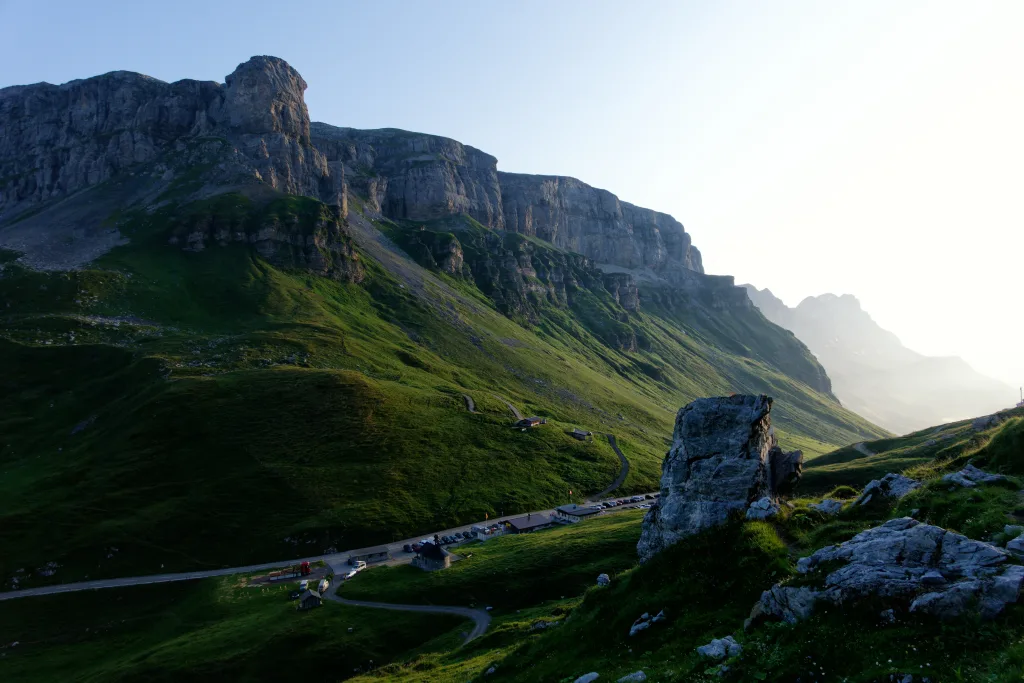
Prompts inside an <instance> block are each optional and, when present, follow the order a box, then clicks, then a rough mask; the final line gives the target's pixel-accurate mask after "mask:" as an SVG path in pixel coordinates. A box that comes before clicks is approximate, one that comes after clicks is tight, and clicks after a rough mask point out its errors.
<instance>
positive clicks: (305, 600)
mask: <svg viewBox="0 0 1024 683" xmlns="http://www.w3.org/2000/svg"><path fill="white" fill-rule="evenodd" d="M322 604H324V601H323V598H322V597H320V594H319V593H317V592H316V591H311V590H306V591H303V593H302V595H300V596H299V609H313V608H314V607H319V606H320V605H322Z"/></svg>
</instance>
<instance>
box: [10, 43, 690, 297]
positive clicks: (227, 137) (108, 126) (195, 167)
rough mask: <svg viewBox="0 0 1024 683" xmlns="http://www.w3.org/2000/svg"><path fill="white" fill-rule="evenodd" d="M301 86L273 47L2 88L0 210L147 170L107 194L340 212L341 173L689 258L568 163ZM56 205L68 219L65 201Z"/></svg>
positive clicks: (417, 210) (601, 243) (417, 198)
mask: <svg viewBox="0 0 1024 683" xmlns="http://www.w3.org/2000/svg"><path fill="white" fill-rule="evenodd" d="M305 89H306V83H305V81H304V80H303V79H302V77H301V76H300V75H299V74H298V72H297V71H295V69H293V68H292V67H291V66H289V65H288V64H287V63H286V62H284V61H283V60H281V59H277V58H275V57H253V58H252V59H250V60H249V61H247V62H245V63H243V64H241V65H239V66H238V68H237V69H235V71H234V72H233V73H231V74H229V75H228V76H227V77H225V79H224V83H214V82H209V81H195V80H181V81H177V82H175V83H165V82H163V81H159V80H157V79H154V78H150V77H148V76H144V75H142V74H137V73H132V72H127V71H117V72H112V73H109V74H105V75H102V76H96V77H93V78H87V79H84V80H77V81H71V82H69V83H65V84H63V85H51V84H48V83H39V84H35V85H27V86H13V87H9V88H4V89H2V90H0V225H4V224H8V225H9V224H11V223H12V222H13V221H14V220H16V219H18V218H19V217H23V216H25V215H28V214H29V213H32V212H36V211H39V210H40V209H42V208H44V207H50V206H52V205H53V203H54V201H55V200H62V199H65V198H68V197H72V196H73V195H75V194H76V193H79V192H80V191H82V190H85V189H89V188H93V187H97V186H100V185H102V184H104V183H107V182H108V181H111V180H115V179H117V180H119V181H123V180H124V179H125V178H128V177H138V178H146V179H148V182H147V183H141V185H142V186H140V187H133V188H132V192H133V194H131V195H130V196H121V197H119V198H118V201H117V202H116V203H117V204H118V205H120V206H123V205H124V204H126V203H127V204H133V205H141V206H144V207H145V206H154V205H159V204H160V203H161V202H163V201H166V199H167V195H168V193H169V192H171V191H175V192H177V195H182V194H185V195H188V196H189V197H191V198H202V197H203V196H209V195H212V194H215V193H216V192H218V191H219V192H223V191H224V190H233V189H239V188H244V187H247V186H260V185H262V186H269V187H270V188H273V189H275V190H279V191H281V192H284V193H287V194H297V195H305V196H309V197H314V198H317V199H320V200H321V201H324V202H325V203H327V204H329V205H332V206H337V207H339V213H340V215H341V216H342V217H344V215H345V211H346V209H347V196H348V188H347V185H346V177H347V178H348V179H349V184H350V185H351V191H352V194H353V195H354V196H357V197H359V198H360V199H361V201H363V202H364V205H365V208H366V209H367V210H369V211H370V212H377V213H380V214H383V215H384V216H387V217H389V218H394V219H407V220H415V221H428V220H434V219H441V218H445V217H450V216H458V215H467V216H469V217H471V218H473V219H474V220H476V221H478V222H479V223H481V224H482V225H484V226H485V227H487V228H490V229H492V230H499V231H500V230H507V231H510V232H518V233H521V234H523V235H527V236H531V237H539V238H541V239H544V240H547V241H548V242H550V243H552V244H553V245H555V246H556V247H559V248H560V249H563V250H565V251H569V252H575V253H579V254H582V255H583V256H586V257H587V258H589V259H590V260H591V261H594V262H596V263H598V264H602V265H605V264H607V265H608V266H612V267H618V268H622V269H632V270H639V271H644V272H645V273H652V274H654V275H656V276H657V277H660V278H664V279H665V280H666V281H668V282H672V283H673V284H680V283H683V282H686V281H687V279H688V274H689V273H702V272H703V266H702V264H701V259H700V253H699V252H698V251H697V250H696V249H695V248H694V247H693V245H692V243H691V240H690V236H689V235H688V234H687V233H686V231H685V230H684V229H683V226H682V225H681V224H680V223H679V222H678V221H676V220H675V219H673V218H672V217H671V216H668V215H667V214H663V213H658V212H655V211H651V210H649V209H643V208H640V207H637V206H633V205H632V204H628V203H626V202H622V201H620V200H619V199H618V198H617V197H616V196H615V195H614V194H612V193H610V192H608V191H606V190H600V189H597V188H594V187H591V186H589V185H587V184H586V183H583V182H581V181H579V180H576V179H574V178H565V177H557V176H533V175H523V174H516V173H500V172H498V170H497V159H495V158H494V157H493V156H491V155H489V154H486V153H484V152H481V151H480V150H477V149H474V148H473V147H470V146H468V145H463V144H462V143H459V142H457V141H455V140H450V139H448V138H443V137H438V136H434V135H423V134H419V133H410V132H406V131H400V130H394V129H383V130H365V131H361V130H355V129H351V128H337V127H334V126H329V125H326V124H322V123H311V122H310V120H309V113H308V111H307V109H306V104H305V101H304V95H303V93H304V91H305ZM197 149H201V150H202V153H201V154H197V153H196V150H197ZM185 190H187V191H185ZM178 198H181V197H180V196H179V197H178ZM68 213H69V216H70V217H69V218H68V220H69V221H73V220H74V218H73V216H74V215H77V214H78V212H76V211H71V212H68ZM45 222H49V223H50V224H52V223H53V222H54V221H53V220H48V221H44V223H45ZM41 229H43V228H40V227H38V226H36V225H29V226H23V227H22V228H21V229H20V233H19V234H18V235H17V236H16V237H17V239H8V240H5V242H6V243H11V244H14V243H16V244H17V245H19V246H20V247H24V248H25V249H29V250H31V249H32V248H33V247H38V248H40V249H43V248H44V247H47V246H52V244H53V243H59V242H60V240H59V239H57V240H49V242H48V243H47V242H46V241H45V240H42V241H40V240H36V239H34V238H35V237H38V236H37V235H35V234H33V231H37V230H41ZM109 241H110V242H111V243H115V242H116V239H111V240H109ZM630 300H631V299H630V297H627V301H630Z"/></svg>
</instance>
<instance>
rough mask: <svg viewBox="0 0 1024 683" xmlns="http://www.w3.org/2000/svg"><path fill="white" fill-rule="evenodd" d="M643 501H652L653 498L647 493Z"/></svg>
mask: <svg viewBox="0 0 1024 683" xmlns="http://www.w3.org/2000/svg"><path fill="white" fill-rule="evenodd" d="M644 499H646V500H654V496H652V495H651V494H649V493H648V494H647V495H646V496H644Z"/></svg>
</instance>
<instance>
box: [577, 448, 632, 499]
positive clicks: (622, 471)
mask: <svg viewBox="0 0 1024 683" xmlns="http://www.w3.org/2000/svg"><path fill="white" fill-rule="evenodd" d="M605 436H606V437H607V438H608V443H609V444H611V447H612V450H613V451H615V455H617V456H619V462H620V463H621V464H622V467H621V468H619V476H617V477H615V481H613V482H612V485H611V486H609V487H608V488H606V489H605V490H604V491H601V492H600V493H595V494H594V495H592V496H590V497H588V498H587V500H598V499H600V498H604V497H605V496H607V495H608V494H609V493H611V492H612V491H614V490H615V489H617V488H619V487H620V486H622V483H623V482H624V481H626V475H628V474H629V461H628V460H626V456H625V455H623V454H622V451H620V450H619V444H617V443H615V437H614V436H613V435H611V434H605Z"/></svg>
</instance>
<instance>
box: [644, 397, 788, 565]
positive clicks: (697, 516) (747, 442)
mask: <svg viewBox="0 0 1024 683" xmlns="http://www.w3.org/2000/svg"><path fill="white" fill-rule="evenodd" d="M771 408H772V399H771V398H769V397H767V396H729V397H725V398H702V399H698V400H696V401H694V402H693V403H690V404H689V405H687V406H686V407H684V408H683V409H681V410H680V411H679V414H678V416H677V417H676V425H675V431H674V433H673V443H672V449H671V450H670V451H669V452H668V455H667V456H666V457H665V461H664V462H663V463H662V475H661V496H660V498H659V500H658V503H657V504H656V505H655V506H654V507H653V508H651V509H650V511H648V513H647V515H646V517H644V522H643V531H642V533H641V535H640V542H639V544H638V545H637V551H638V553H639V555H640V561H641V562H646V561H647V560H649V559H651V558H652V557H653V556H654V555H656V554H657V553H658V552H660V551H661V550H662V549H664V548H666V547H668V546H670V545H672V544H673V543H676V542H677V541H679V540H680V539H683V538H685V537H687V536H692V535H693V534H696V533H699V532H700V531H703V530H704V529H707V528H709V527H712V526H716V525H719V524H723V523H724V522H725V521H726V520H727V519H728V518H729V516H730V515H732V514H733V513H743V514H745V513H746V511H747V510H748V509H749V508H750V505H751V503H758V502H759V501H761V500H762V499H765V498H767V499H769V500H770V501H771V500H775V499H777V497H778V495H779V491H778V490H777V489H776V488H775V483H776V482H781V483H784V484H785V485H786V486H791V485H792V484H793V483H794V482H795V480H796V479H797V478H798V477H799V475H800V468H801V466H802V463H803V456H802V454H800V453H799V451H797V452H795V453H790V454H787V453H783V451H782V450H781V449H780V448H779V446H778V441H777V439H776V437H775V432H774V430H773V429H772V424H771Z"/></svg>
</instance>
